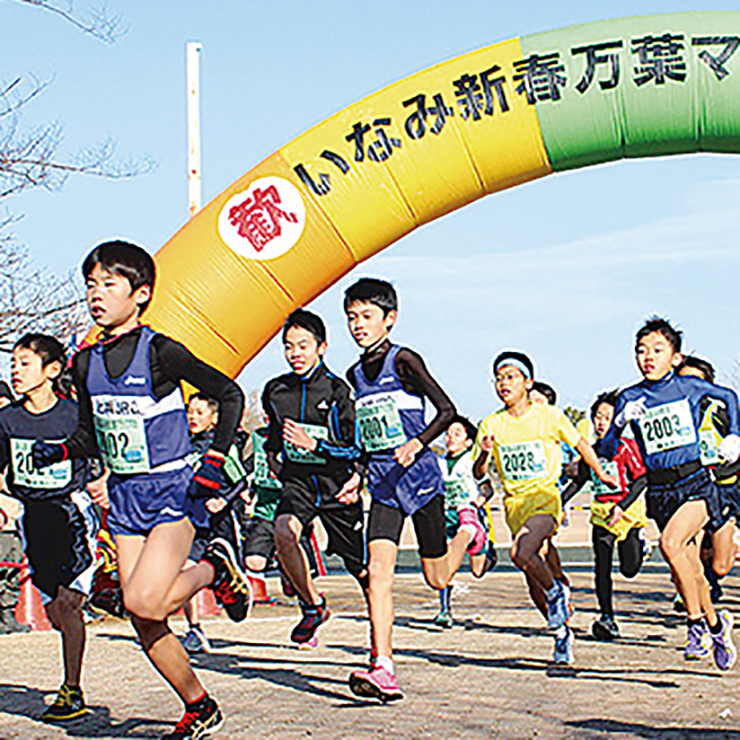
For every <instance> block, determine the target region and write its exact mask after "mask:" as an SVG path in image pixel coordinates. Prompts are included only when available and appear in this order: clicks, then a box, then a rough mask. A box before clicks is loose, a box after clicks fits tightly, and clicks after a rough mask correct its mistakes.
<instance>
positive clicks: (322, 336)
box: [283, 308, 326, 344]
mask: <svg viewBox="0 0 740 740" xmlns="http://www.w3.org/2000/svg"><path fill="white" fill-rule="evenodd" d="M294 326H297V327H298V328H299V329H305V330H306V331H310V332H311V334H313V335H314V338H315V339H316V341H317V342H318V343H319V344H323V343H324V342H325V341H326V326H324V322H323V320H322V319H321V316H318V315H317V314H315V313H312V312H311V311H306V309H304V308H296V310H295V311H293V313H292V314H290V316H288V318H287V319H285V323H284V324H283V342H284V341H285V335H286V334H287V333H288V329H292V328H293V327H294Z"/></svg>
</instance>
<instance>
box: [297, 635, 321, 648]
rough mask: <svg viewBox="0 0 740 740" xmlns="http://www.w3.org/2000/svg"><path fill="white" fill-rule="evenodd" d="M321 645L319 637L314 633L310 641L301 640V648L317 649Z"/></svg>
mask: <svg viewBox="0 0 740 740" xmlns="http://www.w3.org/2000/svg"><path fill="white" fill-rule="evenodd" d="M318 646H319V638H318V637H317V636H316V635H314V636H313V637H312V638H311V639H310V640H309V641H308V642H299V643H298V649H299V650H316V648H318Z"/></svg>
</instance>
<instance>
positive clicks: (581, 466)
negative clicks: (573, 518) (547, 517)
mask: <svg viewBox="0 0 740 740" xmlns="http://www.w3.org/2000/svg"><path fill="white" fill-rule="evenodd" d="M590 471H591V468H589V467H588V465H587V464H586V463H585V462H584V461H583V460H579V461H578V472H577V473H576V477H575V478H574V479H573V480H572V481H571V482H570V483H568V485H567V486H566V487H565V489H564V490H563V492H562V493H561V494H560V498H561V500H562V502H563V506H565V504H567V503H568V501H570V500H571V499H572V498H573V497H574V496H575V495H576V494H577V493H578V491H580V490H581V488H583V486H585V485H586V481H588V479H589V478H590V477H591V472H590Z"/></svg>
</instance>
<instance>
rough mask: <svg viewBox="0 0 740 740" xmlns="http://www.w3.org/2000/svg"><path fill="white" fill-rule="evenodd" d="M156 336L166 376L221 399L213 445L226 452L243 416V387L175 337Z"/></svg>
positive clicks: (159, 364)
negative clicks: (199, 357) (204, 360)
mask: <svg viewBox="0 0 740 740" xmlns="http://www.w3.org/2000/svg"><path fill="white" fill-rule="evenodd" d="M155 339H156V340H157V341H156V343H154V342H153V346H154V347H155V348H156V352H157V358H156V359H157V364H158V366H159V369H160V371H161V372H162V374H163V375H165V376H166V377H168V378H170V379H171V380H173V381H175V382H177V383H182V382H183V381H184V382H186V383H189V384H190V385H192V386H195V387H196V388H197V389H198V390H201V391H203V392H204V393H207V394H208V395H209V396H212V397H213V398H215V399H216V400H217V401H218V402H219V409H218V424H217V425H216V433H215V434H214V437H213V442H212V443H211V448H212V449H214V450H216V451H217V452H221V453H222V454H224V455H225V454H226V453H227V452H228V450H229V447H230V446H231V443H232V440H233V439H234V434H235V433H236V430H237V427H238V426H239V423H240V421H241V418H242V411H243V410H244V393H243V392H242V389H241V388H240V387H239V386H238V385H237V384H236V383H235V382H234V381H233V380H231V378H229V377H227V376H226V375H224V374H223V373H222V372H221V371H219V370H216V368H214V367H211V366H210V365H208V364H206V363H205V362H203V361H202V360H199V359H198V358H197V357H196V356H195V355H193V354H192V353H191V352H190V351H189V350H188V349H186V348H185V347H184V346H183V345H182V344H180V343H179V342H176V341H175V340H174V339H170V338H169V337H165V336H164V335H161V334H160V335H158V336H157V337H156V338H155Z"/></svg>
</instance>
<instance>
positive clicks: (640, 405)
mask: <svg viewBox="0 0 740 740" xmlns="http://www.w3.org/2000/svg"><path fill="white" fill-rule="evenodd" d="M646 411H647V407H646V406H645V396H643V397H642V398H638V399H637V400H636V401H627V403H625V404H624V408H623V409H622V410H621V411H620V412H619V413H618V414H617V418H616V419H614V424H615V426H618V427H623V426H626V425H627V424H628V423H629V422H630V421H637V419H639V418H640V417H641V416H642V415H643V414H644V413H645V412H646Z"/></svg>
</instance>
